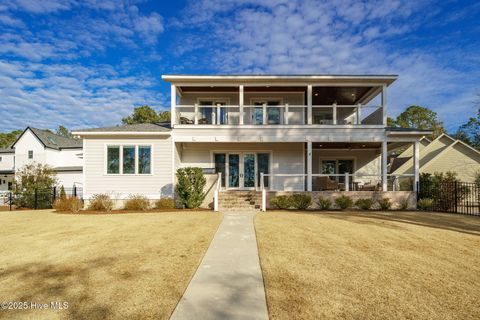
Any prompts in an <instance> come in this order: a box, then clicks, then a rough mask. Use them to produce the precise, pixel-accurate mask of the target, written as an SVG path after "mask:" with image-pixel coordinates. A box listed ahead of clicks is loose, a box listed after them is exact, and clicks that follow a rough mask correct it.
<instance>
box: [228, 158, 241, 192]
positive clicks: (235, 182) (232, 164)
mask: <svg viewBox="0 0 480 320" xmlns="http://www.w3.org/2000/svg"><path fill="white" fill-rule="evenodd" d="M239 174H240V155H239V154H229V155H228V187H229V188H238V187H240V175H239Z"/></svg>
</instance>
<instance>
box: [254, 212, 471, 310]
mask: <svg viewBox="0 0 480 320" xmlns="http://www.w3.org/2000/svg"><path fill="white" fill-rule="evenodd" d="M255 226H256V231H257V239H258V244H259V250H260V260H261V265H262V269H263V275H264V279H265V285H266V294H267V301H268V308H269V313H270V317H271V318H273V319H478V318H479V316H480V302H479V299H478V297H480V285H479V283H480V217H468V216H460V215H448V214H437V213H434V214H432V213H423V212H422V213H401V212H392V213H374V212H372V213H355V212H338V213H317V214H315V213H293V212H268V213H265V214H258V215H257V216H256V219H255Z"/></svg>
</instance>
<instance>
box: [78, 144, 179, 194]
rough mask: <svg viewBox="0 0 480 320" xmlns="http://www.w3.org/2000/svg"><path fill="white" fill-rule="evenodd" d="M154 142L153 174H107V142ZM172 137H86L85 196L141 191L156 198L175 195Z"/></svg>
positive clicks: (139, 192)
mask: <svg viewBox="0 0 480 320" xmlns="http://www.w3.org/2000/svg"><path fill="white" fill-rule="evenodd" d="M119 144H129V145H151V146H152V174H151V175H108V174H106V173H105V163H106V154H105V146H106V145H119ZM172 161H173V156H172V140H171V138H170V137H168V138H159V137H155V138H126V137H122V138H121V139H114V138H113V139H112V138H110V139H98V138H97V139H95V138H91V139H88V138H87V139H85V142H84V162H85V165H84V175H85V177H84V179H85V184H84V190H85V198H87V199H88V198H89V197H90V196H91V195H93V194H97V193H109V194H110V195H111V196H112V198H114V199H125V198H127V197H128V196H129V195H131V194H142V195H145V196H147V197H148V198H151V199H155V198H159V197H160V196H165V197H166V196H169V197H170V196H172V195H173V190H172V189H173V185H172V181H173V172H172V168H173V163H172Z"/></svg>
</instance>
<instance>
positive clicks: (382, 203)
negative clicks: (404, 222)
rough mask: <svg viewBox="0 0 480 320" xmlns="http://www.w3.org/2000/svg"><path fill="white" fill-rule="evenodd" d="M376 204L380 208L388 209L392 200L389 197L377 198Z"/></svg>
mask: <svg viewBox="0 0 480 320" xmlns="http://www.w3.org/2000/svg"><path fill="white" fill-rule="evenodd" d="M378 205H379V206H380V209H382V210H390V208H391V207H392V202H391V201H390V198H383V199H380V200H378Z"/></svg>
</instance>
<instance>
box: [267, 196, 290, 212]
mask: <svg viewBox="0 0 480 320" xmlns="http://www.w3.org/2000/svg"><path fill="white" fill-rule="evenodd" d="M270 204H271V205H272V206H274V207H276V208H278V209H290V208H291V207H292V206H293V204H292V198H291V197H289V196H276V197H273V198H272V199H271V200H270Z"/></svg>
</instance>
